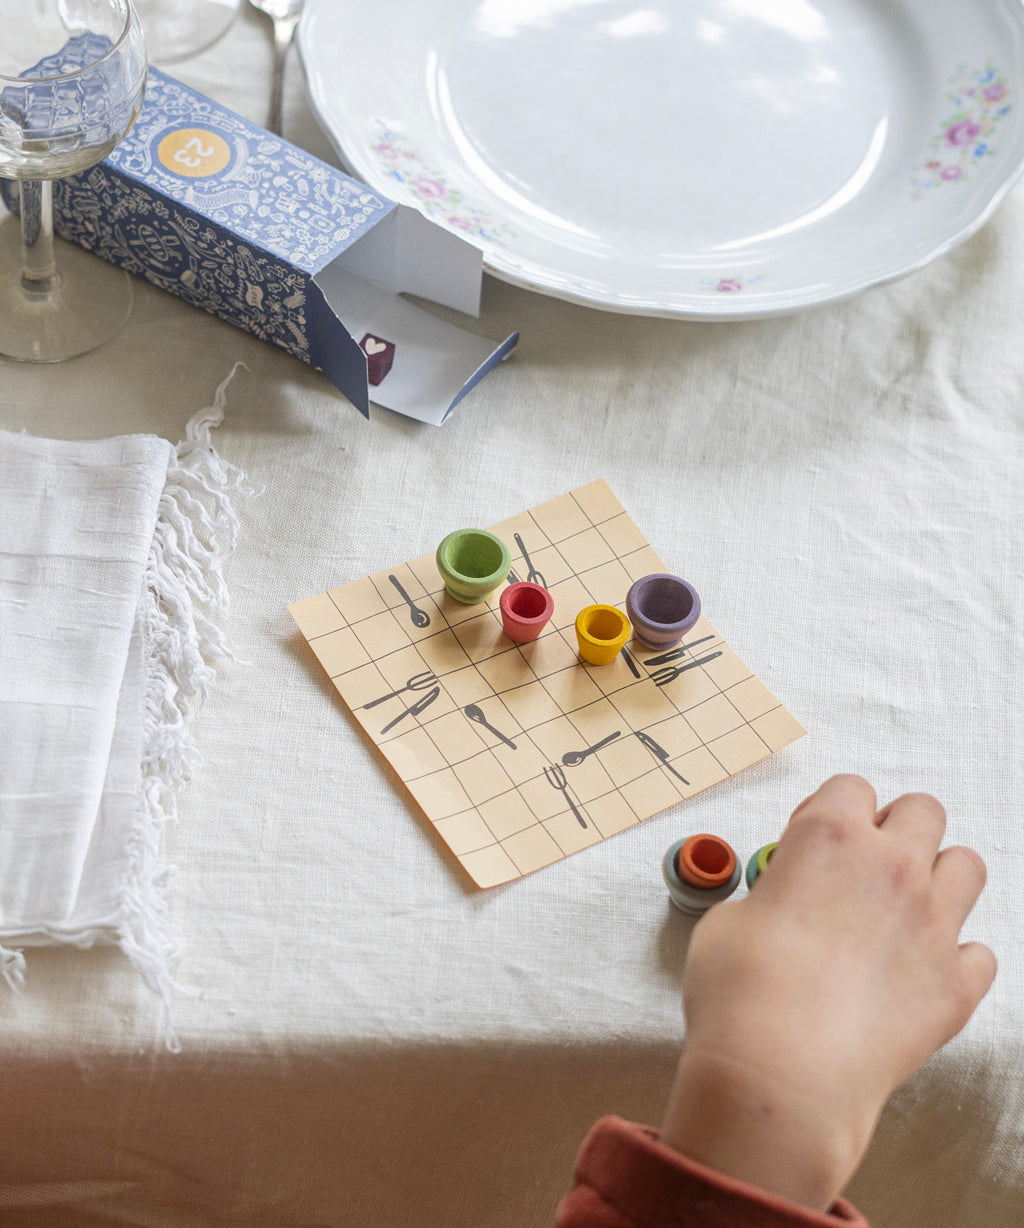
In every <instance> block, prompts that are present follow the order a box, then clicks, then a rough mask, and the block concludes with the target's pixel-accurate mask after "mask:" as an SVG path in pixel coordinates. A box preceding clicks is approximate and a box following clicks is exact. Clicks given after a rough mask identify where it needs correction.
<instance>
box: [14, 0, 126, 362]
mask: <svg viewBox="0 0 1024 1228" xmlns="http://www.w3.org/2000/svg"><path fill="white" fill-rule="evenodd" d="M0 33H2V37H0V178H2V179H11V180H15V181H16V182H17V184H18V194H19V197H20V203H19V208H20V212H21V243H20V251H19V249H18V247H17V246H16V244H15V242H14V241H13V237H12V231H13V230H14V229H16V228H14V227H12V226H11V225H6V226H4V227H3V230H4V232H5V233H4V236H3V238H4V243H3V250H2V251H0V355H3V356H5V357H7V358H14V359H19V360H21V361H23V362H60V361H62V360H63V359H65V358H71V357H73V356H74V355H75V354H84V353H86V352H87V351H88V350H92V349H95V347H96V346H98V345H101V344H102V343H103V342H104V341H106V340H108V339H109V338H110V337H112V336H114V335H115V334H116V333H117V332H119V331H120V329H121V328H122V327H123V326H124V324H125V323H126V321H127V319H128V316H129V315H130V313H131V305H132V288H131V278H130V277H129V275H128V274H127V273H125V272H123V271H121V270H119V269H115V268H113V267H112V266H111V265H109V264H107V263H106V262H105V261H103V260H98V259H97V258H96V257H95V256H92V255H90V254H88V253H87V252H84V251H82V250H81V249H79V248H75V247H73V246H72V245H71V244H68V243H60V242H59V241H57V242H56V243H55V240H54V237H53V196H52V193H53V181H54V180H55V179H62V178H64V177H65V176H67V175H74V174H77V173H78V172H80V171H84V170H87V169H88V168H89V167H90V166H93V165H95V163H97V162H100V161H101V160H102V159H103V158H105V157H106V156H107V154H108V153H110V151H111V150H112V149H113V148H114V147H115V146H116V145H117V144H118V142H119V141H121V140H122V139H123V137H124V136H125V135H126V133H127V132H128V131H129V130H130V128H131V126H132V124H133V123H134V122H135V117H136V116H137V115H138V113H139V108H140V107H141V105H142V96H143V92H144V90H145V86H146V51H145V45H144V43H143V38H142V27H141V26H140V24H139V19H138V17H137V15H136V13H135V10H134V9H133V8H132V6H131V3H130V0H0ZM58 244H59V261H58V260H57V259H56V256H57V254H58V253H57V249H58Z"/></svg>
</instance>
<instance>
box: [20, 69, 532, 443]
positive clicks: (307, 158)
mask: <svg viewBox="0 0 1024 1228" xmlns="http://www.w3.org/2000/svg"><path fill="white" fill-rule="evenodd" d="M4 185H5V187H8V188H9V186H10V185H9V183H8V182H7V181H4ZM54 188H55V192H54V219H55V228H56V230H57V232H58V233H59V234H60V235H62V236H63V237H64V238H66V239H70V240H72V241H73V242H75V243H78V244H80V245H81V246H82V247H85V248H88V249H89V250H90V251H93V252H95V253H96V254H97V255H99V256H102V257H104V259H106V260H109V261H111V262H112V263H114V264H117V265H120V266H121V267H122V268H125V269H127V270H128V271H129V272H131V273H135V274H137V275H138V276H139V277H144V278H145V279H146V280H147V281H150V282H152V283H153V285H155V286H159V287H160V288H161V289H163V290H168V291H170V293H172V294H175V295H177V296H178V297H179V298H183V299H185V300H186V302H189V303H192V304H194V305H195V306H196V307H201V308H203V310H204V311H209V312H212V313H213V314H214V315H216V316H220V318H221V319H223V320H228V321H230V322H231V323H232V324H236V325H238V327H239V328H243V329H245V330H246V331H247V332H250V333H253V334H254V335H255V336H257V337H259V338H261V339H262V340H264V341H270V342H273V343H274V344H275V345H279V346H281V347H282V348H283V349H285V350H287V351H288V352H289V353H290V354H294V355H295V357H296V358H300V359H302V361H303V362H306V363H309V364H310V365H312V366H314V367H317V368H319V369H320V370H321V371H323V372H324V374H325V375H326V376H327V377H328V379H330V380H331V382H332V383H333V384H334V385H335V386H336V387H337V388H338V389H340V391H341V392H343V393H344V394H345V396H346V397H348V399H349V400H350V401H351V402H352V403H353V404H354V405H355V406H356V407H357V408H358V409H359V410H361V411H362V413H363V414H365V415H367V416H368V415H369V404H368V403H369V400H370V397H371V396H372V399H373V400H374V401H375V402H377V403H378V404H380V405H384V406H386V407H388V408H390V409H394V410H397V411H398V412H399V413H404V414H406V415H408V416H410V417H414V418H417V419H419V420H421V421H425V422H433V423H434V424H435V425H436V424H439V423H440V422H441V421H443V420H444V418H445V417H446V416H447V415H448V413H449V412H450V411H451V410H452V409H453V408H454V406H455V404H456V403H457V402H458V401H459V400H461V398H462V397H463V396H464V395H465V394H466V393H467V392H468V391H469V389H470V388H471V387H473V385H474V384H475V383H476V382H477V381H478V380H479V379H481V378H482V377H483V376H484V375H485V374H486V373H487V372H488V371H489V370H491V368H492V367H494V366H495V365H496V364H497V363H498V362H499V361H500V360H501V359H502V358H504V357H506V356H507V355H508V354H509V353H510V352H511V350H512V349H513V348H514V346H515V344H516V341H517V339H518V334H513V335H512V336H511V337H508V338H507V339H506V340H505V341H503V342H501V343H500V344H496V343H494V342H491V341H488V340H486V339H485V338H481V337H478V336H476V335H474V334H472V333H468V332H466V331H465V330H463V329H459V328H456V327H455V326H453V325H451V324H448V323H446V322H443V321H441V320H439V319H438V318H437V317H436V316H433V315H430V314H429V313H428V312H425V311H422V310H421V309H419V308H417V307H414V306H413V305H412V304H411V303H409V302H407V301H405V300H404V299H402V298H400V297H399V295H400V294H401V293H402V292H408V293H411V294H416V295H418V296H420V297H421V298H425V299H429V300H431V301H434V302H437V303H441V304H443V305H444V306H447V307H452V308H455V309H456V310H459V311H463V312H467V313H469V314H471V315H476V314H478V311H479V302H480V284H481V277H482V262H481V256H480V253H479V251H477V249H476V248H473V247H471V246H470V245H469V244H467V243H465V242H463V241H462V240H461V239H458V238H457V237H455V236H454V235H451V234H449V233H448V232H447V231H444V230H442V229H441V228H440V227H437V226H435V225H433V223H431V222H429V221H427V220H426V219H425V218H423V217H421V216H420V214H418V213H416V212H415V210H411V209H407V208H405V207H404V206H401V205H397V204H395V203H394V202H393V201H390V200H387V199H384V198H382V197H380V196H377V195H376V194H375V193H373V192H371V191H370V190H369V189H368V188H367V187H366V186H365V185H363V184H361V183H358V182H356V181H355V180H354V179H350V178H349V177H348V176H347V175H344V174H342V173H341V172H340V171H338V170H336V169H335V168H334V167H332V166H329V165H327V164H326V163H324V162H321V161H319V160H318V159H317V158H314V157H312V156H311V155H310V154H307V153H305V152H304V151H303V150H300V149H297V148H296V147H295V146H294V145H291V144H289V143H288V142H287V141H284V140H282V139H281V138H280V137H276V136H272V135H271V134H270V133H269V132H267V131H265V130H264V129H262V128H259V127H257V126H256V125H255V124H252V123H250V122H249V121H248V120H246V119H243V118H242V117H241V116H240V115H236V114H235V113H234V112H232V111H229V110H227V109H226V108H224V107H222V106H219V105H218V104H217V103H215V102H213V101H212V100H211V99H209V98H207V97H204V96H203V95H202V94H199V93H197V92H196V91H194V90H191V89H189V88H187V87H186V86H184V85H182V84H181V83H180V82H178V81H175V80H174V79H173V78H172V77H168V76H167V75H166V74H164V73H162V72H159V71H157V70H156V69H152V68H151V69H150V76H149V84H148V86H147V89H146V100H145V102H144V104H143V107H142V111H141V112H140V114H139V118H138V120H137V122H136V124H135V127H134V128H133V129H132V131H131V133H130V134H129V135H128V137H127V138H126V139H125V140H124V141H123V142H122V143H121V144H120V145H119V146H118V147H117V149H115V150H114V152H113V153H112V154H110V156H109V157H108V158H107V159H106V160H105V161H103V162H101V163H99V164H98V165H97V166H94V167H92V168H91V169H90V170H88V171H85V172H83V173H82V174H80V175H76V176H73V177H71V178H69V179H66V180H63V181H58V182H57V183H55V185H54ZM8 197H9V191H8V192H7V193H5V199H7V198H8ZM8 203H11V202H10V200H8ZM361 343H363V344H365V345H366V346H367V350H366V352H364V350H363V348H361ZM386 343H390V345H391V346H392V347H393V350H391V349H389V350H388V356H389V358H391V359H392V361H391V365H390V369H388V370H387V371H386V372H385V374H384V375H383V377H382V378H381V380H380V383H379V384H377V385H376V386H375V387H374V388H373V389H372V391H371V390H370V388H369V387H368V384H367V353H369V354H370V355H371V357H375V356H376V353H377V352H381V353H383V350H382V349H381V347H382V345H383V344H386ZM381 369H382V368H381V366H380V364H379V362H378V363H377V364H376V365H375V368H374V371H375V377H376V376H378V375H379V373H380V370H381Z"/></svg>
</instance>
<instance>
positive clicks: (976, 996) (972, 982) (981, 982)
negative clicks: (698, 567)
mask: <svg viewBox="0 0 1024 1228" xmlns="http://www.w3.org/2000/svg"><path fill="white" fill-rule="evenodd" d="M996 969H997V963H996V957H995V952H994V951H993V950H992V949H991V948H990V947H987V946H985V944H984V943H983V942H965V943H964V944H963V946H962V947H961V948H960V977H961V981H960V984H961V987H962V996H961V997H960V999H959V1006H960V1015H961V1018H960V1019H959V1020H958V1021H957V1029H956V1030H957V1032H959V1031H960V1028H962V1027H963V1026H964V1024H965V1023H966V1022H967V1020H968V1019H970V1017H971V1015H973V1014H974V1011H975V1009H976V1008H977V1005H978V1003H979V1002H980V1001H981V1000H982V998H983V997H984V996H985V995H986V994H987V993H988V991H989V990H990V989H991V988H992V982H993V981H994V980H995V979H996ZM954 1035H955V1033H954Z"/></svg>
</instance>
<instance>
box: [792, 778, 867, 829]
mask: <svg viewBox="0 0 1024 1228" xmlns="http://www.w3.org/2000/svg"><path fill="white" fill-rule="evenodd" d="M877 807H878V798H877V796H876V795H875V791H874V789H873V788H872V787H871V785H869V784H868V782H867V781H866V780H865V779H864V777H863V776H854V775H842V776H832V777H831V778H830V779H828V780H826V781H825V783H824V784H823V785H822V786H821V788H820V789H818V790H816V791H815V792H814V793H812V794H811V795H810V797H805V798H804V800H803V801H802V802H801V803H800V805H799V806H797V808H796V809H795V810H794V811H793V813H792V814H791V815H790V818H789V821H790V823H792V822H793V821H794V820H797V821H799V822H803V821H804V820H806V819H812V818H823V817H834V818H837V819H846V820H850V821H851V822H860V821H862V820H863V819H864V818H865V817H868V818H869V819H873V818H874V814H875V810H876V809H877Z"/></svg>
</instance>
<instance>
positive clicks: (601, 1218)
mask: <svg viewBox="0 0 1024 1228" xmlns="http://www.w3.org/2000/svg"><path fill="white" fill-rule="evenodd" d="M575 1178H576V1187H575V1189H573V1190H572V1192H571V1193H569V1194H567V1195H566V1196H565V1198H564V1199H563V1200H562V1203H561V1205H560V1207H559V1208H558V1216H557V1220H556V1228H838V1226H839V1225H844V1224H845V1225H850V1226H852V1228H869V1225H868V1222H867V1220H866V1219H864V1217H863V1216H862V1215H861V1214H860V1213H859V1212H858V1211H856V1210H855V1209H854V1208H853V1207H851V1206H850V1204H849V1203H847V1202H844V1201H843V1200H842V1199H841V1198H840V1199H837V1200H836V1201H835V1203H833V1205H832V1207H831V1209H830V1210H829V1211H828V1213H827V1214H825V1215H820V1214H819V1213H818V1212H816V1211H811V1210H809V1209H808V1208H806V1207H800V1206H797V1205H796V1203H792V1202H789V1201H787V1200H786V1199H784V1198H779V1197H778V1196H777V1195H775V1194H769V1193H768V1192H767V1191H766V1190H761V1189H758V1188H757V1187H756V1186H753V1185H747V1184H746V1183H745V1182H743V1181H736V1180H734V1179H733V1178H732V1177H726V1176H724V1175H723V1174H722V1173H716V1172H715V1171H714V1170H713V1169H710V1168H706V1167H705V1166H704V1165H703V1164H698V1163H696V1161H694V1160H690V1159H687V1157H686V1156H684V1155H681V1154H680V1153H679V1152H678V1151H673V1150H672V1148H671V1147H666V1146H665V1145H664V1143H660V1142H659V1141H658V1134H657V1131H656V1130H652V1129H651V1128H650V1127H649V1126H640V1125H635V1124H634V1123H632V1122H628V1121H624V1120H623V1119H622V1118H621V1117H602V1118H601V1120H600V1121H599V1122H597V1124H596V1125H595V1126H594V1128H593V1129H592V1130H591V1131H590V1133H589V1134H588V1135H587V1137H586V1139H584V1142H583V1146H582V1147H581V1148H580V1153H579V1155H578V1156H577V1158H576V1171H575Z"/></svg>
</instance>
